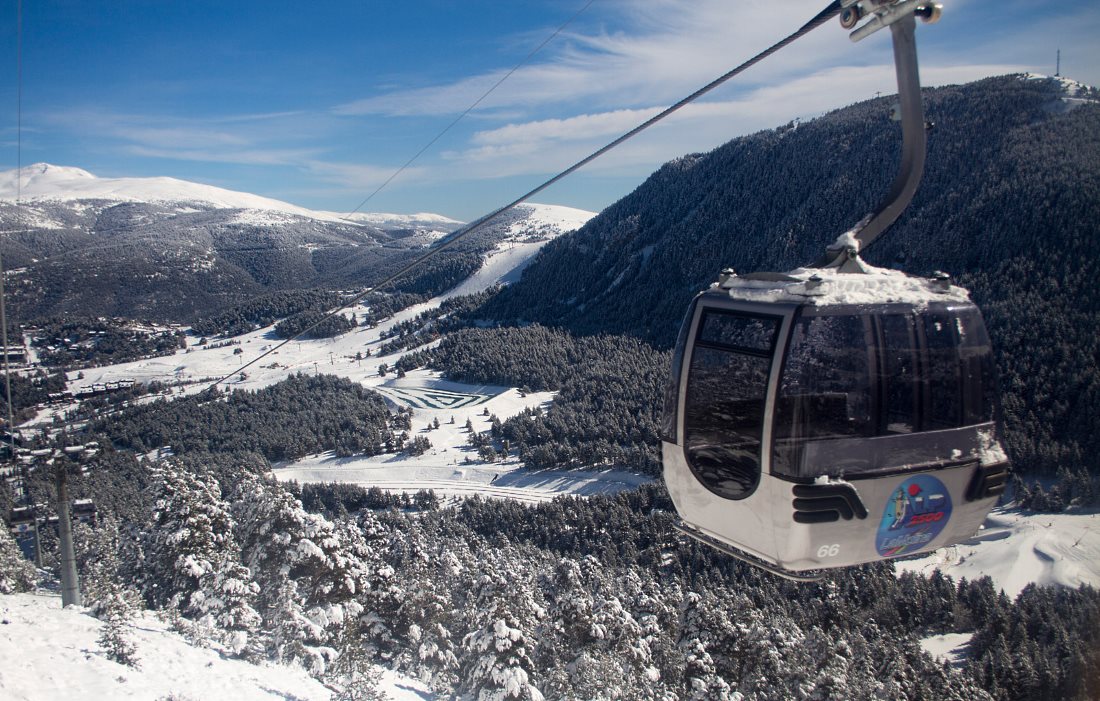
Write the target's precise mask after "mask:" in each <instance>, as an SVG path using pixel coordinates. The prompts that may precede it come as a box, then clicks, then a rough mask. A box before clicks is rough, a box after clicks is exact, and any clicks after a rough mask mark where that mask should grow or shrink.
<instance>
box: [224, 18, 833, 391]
mask: <svg viewBox="0 0 1100 701" xmlns="http://www.w3.org/2000/svg"><path fill="white" fill-rule="evenodd" d="M843 2H844V0H833V2H830V3H829V4H828V6H826V7H825V9H823V10H822V11H821V12H819V13H817V14H816V15H815V16H814V17H813V18H812V19H810V21H808V22H806V24H804V25H802V26H801V27H799V28H798V29H797V30H796V31H795V32H793V33H791V34H789V35H788V36H786V37H785V38H783V39H781V40H780V41H778V42H777V43H775V44H772V45H771V46H769V47H768V48H767V49H764V50H763V51H761V52H760V53H758V54H756V55H755V56H753V57H752V58H750V59H748V60H747V61H745V62H744V63H742V64H740V65H739V66H737V67H736V68H733V69H731V70H730V71H728V72H726V73H724V74H723V75H721V76H719V77H718V78H715V79H714V80H712V81H711V82H709V83H707V84H706V85H704V86H703V87H701V88H699V89H698V90H696V91H695V92H693V93H691V94H690V95H688V96H687V97H685V98H683V99H682V100H680V101H679V102H676V103H675V104H673V105H671V106H669V107H667V108H665V109H664V110H663V111H661V112H660V113H659V114H656V115H654V116H653V117H650V118H649V119H647V120H646V121H644V122H642V123H641V124H639V125H638V126H636V127H634V128H633V129H631V130H630V131H628V132H626V133H625V134H623V135H622V136H620V137H618V138H617V139H615V140H614V141H612V142H610V143H608V144H607V145H606V146H603V147H602V148H600V149H599V150H597V151H594V152H592V153H591V154H589V155H588V156H586V157H584V158H582V159H581V160H579V161H577V162H576V163H574V164H573V165H571V166H569V167H568V168H566V169H565V170H563V171H561V172H560V173H558V174H557V175H555V176H554V177H552V178H550V179H549V180H547V181H545V182H543V183H542V184H541V185H539V186H537V187H535V188H534V189H532V190H530V191H528V192H526V193H524V194H523V195H521V196H520V197H518V198H516V199H515V200H513V201H512V202H509V203H508V204H506V205H504V206H503V207H500V208H498V209H495V210H493V211H492V212H490V213H489V214H486V215H485V216H483V217H481V218H480V219H477V220H475V221H474V222H473V223H471V224H469V225H467V226H466V228H464V229H461V230H459V231H458V232H457V233H455V234H452V235H451V237H450V238H449V239H447V240H446V241H444V242H443V243H442V244H440V245H438V246H435V247H434V248H431V249H429V250H428V251H427V252H426V253H424V254H423V255H421V256H418V257H417V258H416V259H415V260H413V261H412V262H410V263H408V264H407V265H404V266H402V267H401V268H400V269H399V270H398V271H397V272H394V273H392V274H390V275H388V276H387V277H386V278H384V279H383V280H381V281H380V282H378V283H376V284H375V285H373V286H372V287H368V288H366V289H365V290H363V291H362V292H360V293H359V294H357V295H355V296H353V297H352V298H350V299H349V300H347V301H346V302H344V303H343V304H342V305H340V306H339V307H337V308H335V309H333V310H331V311H329V312H328V313H326V314H325V315H324V316H322V317H321V318H320V319H318V320H317V321H315V322H314V323H312V324H310V325H309V326H307V327H306V328H304V329H302V330H301V331H299V332H298V333H296V334H295V335H293V336H291V337H290V338H287V339H285V340H283V341H282V342H281V343H279V344H277V345H275V346H272V347H271V348H269V349H268V350H267V351H264V352H263V353H261V354H260V355H258V356H257V357H255V358H253V359H252V360H250V361H249V362H247V363H245V364H244V365H242V366H241V367H239V368H237V369H235V370H234V371H233V372H231V373H229V374H227V375H225V376H224V377H221V378H219V379H217V380H215V381H214V382H212V383H210V384H209V385H208V386H207V388H206V389H208V390H209V389H212V388H214V387H217V386H218V385H220V384H221V383H223V382H225V381H226V380H228V379H230V378H232V377H234V376H236V375H239V374H240V373H242V372H244V371H245V370H246V369H247V368H249V367H251V366H252V365H255V364H256V363H258V362H260V361H261V360H263V359H264V358H266V357H267V356H269V355H271V354H273V353H275V352H276V351H278V350H279V349H280V348H282V347H284V346H285V345H287V344H288V343H290V342H292V341H295V340H297V339H299V338H301V337H302V336H303V335H305V334H306V333H308V332H310V331H312V330H313V329H315V328H316V327H317V326H320V325H321V324H323V323H324V322H326V321H328V320H329V319H331V318H332V317H334V316H336V315H337V314H339V313H340V312H342V311H344V310H345V309H347V308H348V307H350V306H353V305H355V304H357V303H359V302H360V301H361V300H362V299H364V298H365V297H366V296H367V295H369V294H371V293H372V292H378V291H379V290H382V289H385V288H386V287H387V286H388V285H390V283H392V282H393V281H395V280H397V279H398V278H400V277H402V276H404V275H405V274H407V273H409V272H410V271H412V270H415V269H416V268H418V267H419V266H420V265H421V264H423V263H424V262H425V261H427V260H428V259H429V258H431V257H433V256H435V255H436V254H438V253H441V252H443V251H445V250H447V249H449V248H451V247H453V246H454V245H455V244H457V243H458V242H459V241H461V240H462V239H464V238H465V237H467V236H469V235H470V234H472V233H473V232H475V231H478V230H480V229H481V228H483V227H484V226H485V225H486V224H488V223H489V222H490V221H492V220H493V219H495V218H496V217H498V216H500V215H501V214H503V213H504V212H507V211H508V210H510V209H512V208H513V207H515V206H516V205H518V204H521V203H523V202H525V201H526V200H528V199H529V198H531V197H534V196H535V195H537V194H538V193H540V192H542V191H543V190H545V189H546V188H548V187H550V186H551V185H553V184H554V183H556V182H558V181H559V180H561V179H562V178H564V177H566V176H567V175H570V174H572V173H574V172H576V171H577V170H579V169H580V168H582V167H584V166H585V165H587V164H589V163H591V162H592V161H594V160H596V159H597V158H599V157H600V156H602V155H603V154H605V153H607V152H608V151H610V150H611V149H613V148H615V147H616V146H618V145H620V144H622V143H623V142H624V141H627V140H628V139H631V138H633V137H634V136H637V135H638V134H639V133H641V132H643V131H645V130H646V129H648V128H649V127H651V126H653V125H654V124H656V123H657V122H659V121H661V120H662V119H664V118H665V117H667V116H669V115H670V114H672V113H673V112H676V111H677V110H679V109H681V108H682V107H684V106H685V105H687V104H689V103H691V102H694V101H695V100H697V99H699V98H700V97H702V96H703V95H706V94H707V93H709V92H710V91H712V90H714V89H715V88H717V87H718V86H720V85H722V84H723V83H725V82H726V81H728V80H730V79H731V78H733V77H735V76H737V75H738V74H740V73H742V72H744V71H745V70H747V69H749V68H751V67H752V66H754V65H756V64H757V63H759V62H760V61H762V60H764V59H765V58H767V57H768V56H771V55H772V54H774V53H775V52H777V51H779V50H780V49H782V48H785V47H786V46H788V45H790V44H791V43H793V42H795V41H796V40H798V39H800V38H802V37H803V36H805V35H806V34H808V33H810V32H811V31H813V30H814V29H816V28H817V27H819V26H821V25H822V24H824V23H825V22H827V21H829V20H830V19H832V18H833V17H835V16H837V15H838V14H839V13H840V11H841V9H842V3H843Z"/></svg>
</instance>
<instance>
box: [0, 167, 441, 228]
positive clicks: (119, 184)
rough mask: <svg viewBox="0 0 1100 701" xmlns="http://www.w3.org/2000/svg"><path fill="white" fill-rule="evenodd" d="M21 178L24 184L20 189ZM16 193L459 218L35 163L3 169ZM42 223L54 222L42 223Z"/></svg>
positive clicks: (7, 193)
mask: <svg viewBox="0 0 1100 701" xmlns="http://www.w3.org/2000/svg"><path fill="white" fill-rule="evenodd" d="M17 183H18V184H20V185H21V188H22V189H21V192H19V191H18V188H17ZM17 194H18V195H19V196H21V197H22V201H23V202H25V203H43V202H66V203H78V202H80V201H82V200H106V201H110V202H157V203H164V202H170V203H195V204H201V205H204V206H206V207H212V208H214V209H244V210H258V211H260V212H268V213H269V214H268V217H270V216H271V213H280V214H283V215H291V216H295V217H306V218H308V219H318V220H321V221H328V222H337V223H358V224H369V225H371V226H374V227H377V228H381V229H396V228H412V229H419V228H423V229H429V230H437V231H441V232H449V231H453V230H454V229H455V228H457V227H458V226H459V225H460V223H461V222H457V221H455V220H454V219H450V218H448V217H444V216H442V215H438V214H429V213H423V214H410V215H403V214H374V213H363V214H354V215H352V216H350V217H347V218H345V217H344V215H343V214H340V213H338V212H324V211H316V210H311V209H306V208H305V207H299V206H297V205H293V204H290V203H289V202H282V201H280V200H275V199H271V198H268V197H261V196H260V195H253V194H250V193H247V192H237V191H234V190H226V189H223V188H220V187H214V186H212V185H203V184H200V183H193V182H189V181H187V180H179V179H176V178H167V177H157V178H100V177H96V176H95V175H93V174H91V173H89V172H88V171H86V170H82V169H80V168H73V167H69V166H56V165H51V164H49V163H35V164H34V165H29V166H25V167H23V168H22V169H21V170H19V171H16V170H9V171H4V172H0V201H3V200H6V201H9V202H14V201H15V199H16V196H17ZM268 221H269V220H264V219H263V217H262V216H261V215H251V217H248V216H246V217H245V219H244V220H242V221H241V222H239V223H261V224H263V223H268ZM43 228H54V227H50V226H48V225H47V226H44V227H43Z"/></svg>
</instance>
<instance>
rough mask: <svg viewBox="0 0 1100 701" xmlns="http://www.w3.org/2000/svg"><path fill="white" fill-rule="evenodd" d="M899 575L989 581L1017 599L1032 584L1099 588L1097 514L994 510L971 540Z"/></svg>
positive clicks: (905, 565)
mask: <svg viewBox="0 0 1100 701" xmlns="http://www.w3.org/2000/svg"><path fill="white" fill-rule="evenodd" d="M895 566H896V569H897V571H898V572H899V573H900V572H921V573H924V574H929V573H931V572H932V571H933V570H937V569H938V570H940V571H942V572H943V573H944V574H947V575H950V576H952V577H954V578H955V579H959V578H961V577H966V578H967V579H975V578H978V577H982V576H987V575H988V576H989V577H990V578H992V579H993V584H994V586H996V587H998V588H999V589H1003V590H1004V592H1005V593H1006V594H1008V596H1010V597H1015V596H1016V595H1017V594H1019V593H1020V591H1021V590H1023V588H1024V587H1025V586H1027V585H1028V584H1029V583H1031V582H1035V583H1036V584H1043V585H1061V586H1066V587H1072V588H1076V587H1079V586H1080V585H1082V584H1088V585H1090V586H1093V587H1100V513H1098V512H1097V511H1095V510H1093V511H1071V512H1068V513H1062V514H1036V513H1027V512H1021V511H1018V510H1014V509H1006V508H998V509H995V510H994V511H993V512H992V513H990V515H989V518H987V519H986V522H985V524H984V526H983V527H982V530H981V531H980V532H979V533H978V535H976V536H975V537H974V538H971V539H970V540H968V541H966V542H964V543H960V544H958V545H954V546H951V547H949V548H942V549H940V550H936V551H935V552H932V553H929V554H928V555H926V556H924V557H920V558H915V559H912V560H899V561H897V562H896V565H895Z"/></svg>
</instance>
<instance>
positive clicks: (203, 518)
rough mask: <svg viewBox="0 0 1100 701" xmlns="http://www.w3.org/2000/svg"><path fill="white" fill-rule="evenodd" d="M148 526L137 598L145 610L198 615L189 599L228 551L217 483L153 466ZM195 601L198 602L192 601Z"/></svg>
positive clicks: (174, 467)
mask: <svg viewBox="0 0 1100 701" xmlns="http://www.w3.org/2000/svg"><path fill="white" fill-rule="evenodd" d="M151 489H152V495H151V497H152V499H151V501H152V504H153V516H152V523H151V524H150V525H149V527H148V529H147V530H146V531H145V533H144V534H143V539H142V546H143V547H142V550H143V552H144V562H143V575H144V578H143V581H142V583H141V585H142V586H141V589H142V594H143V595H144V596H145V600H146V602H148V604H149V605H150V606H153V607H156V608H163V607H166V606H170V607H173V608H176V609H178V610H179V611H180V612H181V613H184V615H188V616H191V617H195V618H198V617H201V616H202V615H203V614H204V613H205V611H203V610H202V609H201V606H200V607H198V608H193V607H192V595H193V594H195V593H196V592H198V591H200V589H202V585H203V582H204V580H205V579H207V578H208V577H209V575H211V574H213V573H214V572H215V571H216V570H217V567H218V565H219V564H221V563H224V561H225V553H226V551H227V550H232V547H233V545H232V541H233V519H232V518H231V517H230V515H229V510H228V505H227V504H226V503H225V502H224V501H223V500H222V496H221V488H220V487H219V485H218V482H217V480H216V479H215V478H214V477H213V476H212V475H208V474H196V473H193V472H189V471H188V470H186V469H185V468H184V467H183V466H182V465H180V464H179V463H177V462H175V461H173V460H169V461H166V462H164V463H161V464H160V465H157V466H155V467H154V468H153V482H152V486H151ZM196 603H198V602H196Z"/></svg>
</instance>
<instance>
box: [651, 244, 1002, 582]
mask: <svg viewBox="0 0 1100 701" xmlns="http://www.w3.org/2000/svg"><path fill="white" fill-rule="evenodd" d="M852 264H854V266H855V268H857V269H858V270H859V272H854V273H853V272H840V271H839V270H838V269H837V268H831V269H801V270H798V271H794V272H793V273H791V274H763V275H748V276H744V277H741V276H737V275H734V274H732V272H731V271H727V272H726V273H724V274H723V276H722V278H721V279H720V281H719V282H718V283H716V284H715V285H713V286H712V287H711V288H710V289H708V290H706V291H704V292H702V293H701V294H699V295H698V296H697V297H696V298H695V300H694V301H693V302H692V304H691V306H690V308H689V310H688V313H687V316H686V319H685V320H684V323H683V326H682V329H681V331H680V338H679V341H678V344H677V347H676V348H677V349H676V353H675V355H674V359H673V367H672V375H671V380H670V383H669V389H668V393H667V396H666V401H665V418H664V426H663V429H662V434H663V435H662V451H663V461H664V476H665V481H666V483H667V486H668V490H669V493H670V494H671V496H672V499H673V502H674V503H675V505H676V509H677V511H678V512H679V514H680V515H681V518H682V519H683V526H682V529H683V530H684V531H685V532H687V533H688V534H690V535H692V536H694V537H696V538H698V539H700V540H703V541H704V542H707V543H708V544H710V545H714V546H716V547H719V548H721V549H723V550H726V551H727V552H730V553H731V554H735V555H737V556H738V557H742V558H743V559H746V560H748V561H750V562H754V563H755V564H760V565H761V566H764V567H765V568H768V569H771V570H772V571H776V572H778V573H780V574H784V573H789V574H796V573H804V572H807V571H808V570H818V569H823V568H833V567H844V566H849V565H855V564H859V563H865V562H871V561H875V560H882V559H886V558H893V557H900V556H906V555H912V554H914V553H920V552H925V551H929V550H934V549H936V548H940V547H942V546H944V545H948V544H951V543H956V542H959V541H961V540H964V539H966V538H969V537H971V536H972V535H973V534H974V533H975V532H976V531H977V530H978V527H979V526H980V525H981V523H982V521H983V520H984V518H985V516H986V514H987V513H988V511H989V510H990V508H991V507H992V506H993V504H994V503H995V502H996V500H997V497H998V496H999V495H1000V494H1001V493H1002V492H1003V490H1004V486H1005V481H1006V478H1007V461H1006V458H1005V453H1004V451H1003V450H1002V448H1001V445H1000V443H999V442H998V438H997V431H996V426H995V424H994V403H995V378H994V366H993V360H992V353H991V349H990V343H989V337H988V335H987V334H986V330H985V325H984V323H983V321H982V316H981V314H980V312H979V311H978V308H977V307H976V306H975V305H974V304H973V303H972V302H971V301H970V298H969V295H968V294H967V292H966V290H964V289H962V288H959V287H956V286H954V285H952V284H951V283H950V281H949V280H948V279H947V278H946V276H937V277H934V278H931V279H925V278H918V277H912V276H908V275H905V274H903V273H900V272H897V271H891V270H883V269H878V268H873V267H871V266H868V265H866V264H864V263H862V261H859V259H858V258H854V260H852V261H849V265H848V266H846V267H847V268H848V269H852V268H853V265H852Z"/></svg>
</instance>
